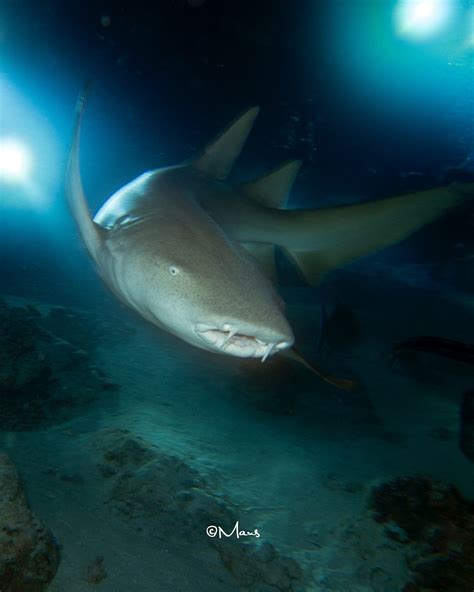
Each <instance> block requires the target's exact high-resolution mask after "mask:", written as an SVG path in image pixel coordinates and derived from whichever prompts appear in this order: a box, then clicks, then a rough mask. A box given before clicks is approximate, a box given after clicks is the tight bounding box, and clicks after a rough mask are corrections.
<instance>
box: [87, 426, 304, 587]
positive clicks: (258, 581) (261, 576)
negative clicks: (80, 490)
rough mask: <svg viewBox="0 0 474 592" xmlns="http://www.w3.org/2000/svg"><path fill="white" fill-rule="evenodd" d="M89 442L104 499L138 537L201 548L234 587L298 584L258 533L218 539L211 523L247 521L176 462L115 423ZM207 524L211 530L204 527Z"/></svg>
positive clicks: (293, 567) (290, 567)
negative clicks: (104, 490) (216, 561)
mask: <svg viewBox="0 0 474 592" xmlns="http://www.w3.org/2000/svg"><path fill="white" fill-rule="evenodd" d="M94 448H95V451H94V454H97V456H98V457H99V458H100V461H99V463H98V465H97V469H98V471H99V473H100V474H101V475H102V476H103V477H104V478H105V479H107V482H106V484H105V487H106V488H107V490H108V493H107V504H108V505H109V507H111V508H112V509H113V510H114V511H115V512H117V513H118V515H120V517H121V518H122V519H124V520H126V521H127V522H129V523H130V524H131V525H134V526H135V527H136V528H137V529H138V530H139V531H140V532H141V533H142V534H143V536H147V537H149V538H150V539H152V540H153V541H155V543H156V544H159V545H163V544H166V546H167V548H170V547H171V548H176V549H183V547H184V548H186V549H187V553H188V554H189V555H190V556H192V554H193V549H194V550H195V551H196V552H197V550H199V553H201V554H202V550H203V547H206V546H208V549H209V551H208V552H209V553H214V555H213V557H215V552H216V551H217V553H218V556H219V558H220V562H221V568H222V569H223V570H227V572H228V573H229V574H231V576H232V577H233V578H234V581H235V582H236V584H237V585H238V586H239V589H242V590H249V591H255V592H277V591H280V592H293V591H296V590H301V589H303V579H304V578H303V573H302V570H301V568H300V567H299V565H298V564H297V563H296V561H294V560H293V559H290V558H288V557H284V556H282V555H281V554H280V553H279V552H278V551H277V550H276V549H275V547H274V546H273V545H271V544H270V543H268V542H265V543H263V544H258V542H259V540H258V538H257V537H255V536H249V535H243V536H242V538H241V539H237V538H236V536H232V537H229V538H227V537H225V536H223V537H221V538H219V536H218V534H217V533H218V531H217V528H218V527H219V526H220V527H222V529H224V530H225V531H226V533H230V532H231V531H232V530H233V528H234V527H235V525H236V523H237V522H238V521H239V518H240V520H241V523H240V524H239V526H238V529H241V530H244V529H245V528H246V526H248V525H245V524H243V523H242V516H243V512H242V511H241V512H239V510H238V508H236V506H235V504H233V503H232V502H231V500H229V499H227V498H226V496H225V495H221V494H219V493H218V492H217V490H216V487H215V486H212V487H211V484H210V483H209V482H208V481H207V480H206V479H205V478H204V477H203V476H202V475H201V474H200V473H199V472H198V471H196V470H195V469H194V468H192V467H191V466H190V465H188V464H187V463H186V462H184V460H182V459H180V458H178V457H176V456H174V455H171V454H168V453H165V452H162V451H160V450H159V449H157V448H154V447H152V446H150V445H149V444H147V443H146V442H145V441H144V440H142V439H140V438H137V437H134V436H132V435H131V434H130V432H128V431H127V430H120V429H106V430H102V431H101V432H99V433H98V435H97V438H96V441H95V446H94ZM210 526H213V527H214V528H215V529H216V530H214V531H208V530H207V529H208V527H210ZM254 528H255V525H252V529H251V532H255V531H254ZM257 530H258V529H257ZM247 532H249V531H247ZM210 563H211V562H209V564H210ZM202 569H203V570H205V569H206V564H205V559H203V565H202Z"/></svg>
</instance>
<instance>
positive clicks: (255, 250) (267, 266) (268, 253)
mask: <svg viewBox="0 0 474 592" xmlns="http://www.w3.org/2000/svg"><path fill="white" fill-rule="evenodd" d="M240 244H241V245H242V246H243V247H244V249H245V250H246V251H247V252H248V253H250V255H251V256H252V257H253V258H254V259H255V260H256V261H257V264H258V266H259V267H260V269H261V270H262V271H263V272H264V273H265V274H266V275H267V277H269V278H270V279H271V280H272V281H273V282H275V283H276V282H277V279H278V276H277V270H276V264H275V246H274V245H267V244H265V243H240Z"/></svg>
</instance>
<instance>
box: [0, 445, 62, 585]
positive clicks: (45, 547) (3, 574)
mask: <svg viewBox="0 0 474 592" xmlns="http://www.w3.org/2000/svg"><path fill="white" fill-rule="evenodd" d="M58 565H59V549H58V545H57V543H56V541H55V540H54V538H53V536H52V534H51V533H50V532H49V530H47V528H46V527H45V526H43V525H42V524H41V523H40V522H39V520H38V519H37V518H36V517H35V516H34V515H33V514H32V513H31V510H30V509H29V507H28V503H27V501H26V497H25V494H24V492H23V489H22V486H21V484H20V481H19V479H18V474H17V472H16V470H15V467H14V465H13V463H12V462H11V461H10V460H9V458H8V457H7V456H6V455H5V454H0V590H1V591H2V592H43V591H46V590H47V588H48V585H49V583H50V581H51V580H52V579H53V577H54V574H55V573H56V570H57V568H58Z"/></svg>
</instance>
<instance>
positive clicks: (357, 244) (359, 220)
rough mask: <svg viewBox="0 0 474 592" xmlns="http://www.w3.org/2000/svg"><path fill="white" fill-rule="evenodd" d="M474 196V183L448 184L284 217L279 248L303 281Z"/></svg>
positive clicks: (403, 234) (384, 244) (392, 240)
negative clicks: (377, 199) (284, 224)
mask: <svg viewBox="0 0 474 592" xmlns="http://www.w3.org/2000/svg"><path fill="white" fill-rule="evenodd" d="M469 195H474V184H469V185H449V186H446V187H439V188H437V189H431V190H428V191H420V192H418V193H411V194H408V195H401V196H398V197H392V198H389V199H383V200H379V201H372V202H368V203H363V204H357V205H351V206H342V207H336V208H328V209H317V210H300V211H298V210H292V211H291V212H289V213H288V216H289V218H288V220H287V222H286V232H283V233H281V235H280V236H281V245H280V246H282V247H284V248H285V249H286V250H287V252H288V253H289V254H290V255H291V257H292V258H293V260H294V261H295V262H296V264H297V265H298V266H299V268H300V269H301V271H302V272H303V274H304V276H305V277H306V279H307V280H308V282H310V283H312V284H315V283H317V282H318V281H319V280H320V278H321V276H322V275H323V274H324V273H325V272H327V271H331V270H332V269H335V268H337V267H340V266H342V265H345V264H346V263H349V262H350V261H352V260H354V259H356V258H358V257H362V256H364V255H368V254H370V253H373V252H375V251H378V250H380V249H383V248H384V247H388V246H389V245H392V244H394V243H397V242H398V241H400V240H402V239H404V238H406V237H407V236H409V235H410V234H412V233H413V232H415V231H416V230H418V229H419V228H421V227H422V226H424V225H425V224H428V223H429V222H432V221H433V220H435V219H436V218H438V217H439V216H441V215H442V214H443V213H444V212H445V211H447V210H449V209H450V208H452V207H454V206H456V205H457V204H459V203H461V202H462V201H463V200H465V199H466V197H467V196H469Z"/></svg>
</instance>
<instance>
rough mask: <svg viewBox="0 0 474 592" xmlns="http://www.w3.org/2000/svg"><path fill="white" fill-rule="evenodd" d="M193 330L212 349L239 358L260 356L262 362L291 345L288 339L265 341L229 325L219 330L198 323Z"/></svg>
mask: <svg viewBox="0 0 474 592" xmlns="http://www.w3.org/2000/svg"><path fill="white" fill-rule="evenodd" d="M195 331H196V333H197V335H199V337H200V338H201V339H202V340H203V341H204V342H205V343H206V345H207V346H208V349H211V350H212V351H217V352H219V353H222V354H227V355H231V356H237V357H239V358H261V360H262V362H264V361H265V360H266V359H267V358H268V357H269V356H271V355H273V354H275V353H277V352H278V351H282V350H283V349H287V348H288V347H290V346H291V342H290V341H265V340H263V339H260V338H259V337H255V336H253V335H244V334H242V333H238V332H237V331H236V330H232V329H231V328H230V326H229V325H224V327H223V329H222V330H220V329H217V328H212V327H209V326H207V325H201V324H199V325H196V327H195Z"/></svg>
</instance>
